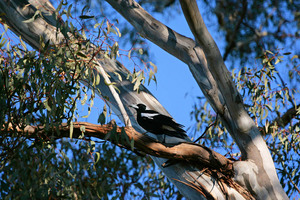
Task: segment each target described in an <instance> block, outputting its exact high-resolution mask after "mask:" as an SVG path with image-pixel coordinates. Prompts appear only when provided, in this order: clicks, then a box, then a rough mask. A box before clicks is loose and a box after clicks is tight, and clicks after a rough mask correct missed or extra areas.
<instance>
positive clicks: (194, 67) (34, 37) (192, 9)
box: [0, 0, 287, 199]
mask: <svg viewBox="0 0 300 200" xmlns="http://www.w3.org/2000/svg"><path fill="white" fill-rule="evenodd" d="M107 2H108V3H109V4H111V5H112V6H113V8H114V9H115V10H116V11H118V12H119V13H120V14H122V15H123V16H124V18H125V19H126V20H128V21H129V22H130V23H131V24H132V25H133V26H134V27H135V28H136V29H137V31H138V32H139V33H140V34H141V35H142V36H144V37H146V38H148V39H149V40H151V41H152V42H154V43H155V44H157V45H158V46H160V47H161V48H163V49H165V50H166V51H167V52H169V53H170V54H172V55H174V56H175V57H177V58H178V59H180V60H182V61H183V62H185V63H186V64H187V65H188V66H189V68H190V70H191V72H192V74H193V76H194V78H195V80H196V81H197V83H198V85H199V87H200V88H201V89H202V91H203V93H204V94H205V96H206V97H207V100H208V101H209V103H210V104H211V105H212V107H213V108H214V110H215V111H216V112H217V113H218V114H219V115H220V116H221V119H222V121H223V123H224V125H225V126H226V128H227V130H228V131H229V132H230V134H231V135H232V137H233V138H234V140H235V141H236V143H237V144H238V146H239V148H240V150H241V152H242V155H243V161H239V162H234V171H235V177H234V178H233V179H231V178H228V181H236V182H237V183H239V184H241V186H243V187H244V189H242V190H241V189H238V188H236V187H232V185H230V184H228V183H224V182H221V181H220V180H218V179H216V178H215V177H214V176H213V175H211V174H209V173H204V172H202V171H201V170H200V169H198V168H196V167H195V166H192V165H190V164H187V163H179V164H175V165H172V166H170V167H167V168H161V169H162V171H163V172H164V173H165V175H166V176H167V177H168V178H169V180H170V181H172V182H173V183H174V184H175V185H176V186H177V188H178V189H179V191H180V192H181V193H182V194H183V195H184V196H185V197H187V198H188V199H207V198H208V199H227V198H235V199H253V198H254V197H255V198H256V199H287V196H286V194H285V192H284V191H283V189H282V187H281V185H280V183H279V181H278V178H277V174H276V171H275V168H274V164H273V161H272V158H271V155H270V153H269V151H268V149H267V146H266V144H265V142H264V141H263V138H262V137H261V135H260V133H259V131H258V129H257V127H256V126H255V124H254V122H253V120H252V119H251V118H250V117H249V115H248V114H247V112H246V111H245V110H244V107H243V103H242V100H241V97H240V96H239V94H238V92H237V90H236V88H235V86H234V84H233V82H232V80H231V77H230V73H229V72H228V70H227V69H226V67H225V65H224V63H223V60H222V57H221V55H220V52H219V50H218V48H217V46H216V44H215V42H214V40H213V39H212V38H211V36H210V34H209V33H208V31H207V29H206V27H205V24H204V22H203V20H202V18H201V15H200V13H199V11H198V8H197V4H196V3H195V1H181V4H182V8H183V11H184V13H185V16H186V18H187V21H188V23H189V26H190V27H191V30H192V32H193V34H194V36H195V38H196V41H197V43H196V42H195V41H193V40H192V39H190V38H186V37H184V36H182V35H180V34H178V33H176V32H175V31H173V30H171V29H170V28H168V27H166V26H165V25H163V24H161V23H160V22H159V21H157V20H155V19H154V18H153V17H152V16H151V15H149V14H148V13H147V12H146V11H145V10H143V9H142V8H141V7H140V6H139V4H137V3H136V2H135V1H125V0H124V1H122V0H120V1H114V0H107ZM29 3H30V4H31V5H28V4H29ZM37 8H39V9H41V10H42V14H43V18H41V17H40V16H37V18H35V20H34V21H32V22H28V23H24V21H25V20H28V19H30V18H32V17H33V15H34V13H35V11H36V9H37ZM0 10H1V13H5V15H3V16H1V18H3V19H4V20H5V23H7V24H8V25H9V26H10V29H11V30H13V31H14V32H15V33H16V34H17V35H19V36H21V37H22V39H24V40H25V41H26V42H27V43H29V44H30V45H31V46H32V47H33V48H35V49H39V48H41V47H40V44H39V41H40V37H42V39H43V40H44V42H47V41H48V40H49V41H50V42H51V44H59V43H60V42H63V36H62V35H61V34H56V27H55V25H56V19H55V17H54V15H52V14H53V13H54V11H55V9H54V8H53V6H52V5H51V3H50V2H49V1H34V0H29V1H16V0H11V1H0ZM92 47H93V48H96V46H92ZM95 51H96V50H95ZM96 61H97V63H98V66H96V68H95V73H100V71H101V70H99V69H104V70H105V71H106V73H107V74H108V75H109V76H110V79H111V80H110V81H111V82H115V83H117V84H116V86H117V87H118V89H119V90H120V93H119V95H118V96H119V97H116V96H115V94H113V90H112V89H111V88H109V87H108V86H107V85H106V84H105V83H104V81H100V84H99V85H97V87H98V88H99V89H100V91H101V94H102V95H104V96H108V97H109V101H108V102H107V103H108V104H109V106H110V107H111V108H112V110H113V112H114V113H115V114H116V115H117V116H119V117H120V119H121V120H122V121H123V122H124V123H125V124H128V122H126V119H127V118H129V119H130V122H131V124H132V126H133V127H134V128H135V130H136V131H138V132H145V131H144V130H143V129H142V128H141V127H140V126H139V125H138V124H137V122H136V120H135V118H134V117H133V116H134V113H133V110H131V109H129V107H128V106H129V105H130V104H136V103H141V102H142V103H144V104H145V105H146V106H147V107H149V108H150V109H155V110H160V111H161V112H162V113H163V114H166V115H169V114H168V112H167V111H166V110H165V109H164V108H163V106H162V105H161V104H160V103H159V102H158V101H157V100H156V99H155V97H154V96H153V95H152V94H151V93H150V92H149V91H148V90H147V89H146V88H145V87H144V86H141V88H140V92H139V93H137V92H133V84H132V83H131V82H130V81H128V80H126V75H127V73H128V71H127V70H126V68H125V67H124V66H122V65H121V64H120V63H119V62H118V61H116V60H114V59H107V58H104V57H103V55H101V54H98V55H97V60H96ZM113 72H117V73H119V74H120V75H121V76H122V79H123V81H122V82H121V81H120V80H119V79H118V77H117V76H116V75H115V74H114V73H113ZM99 75H100V76H101V78H102V79H101V80H104V79H105V74H103V73H100V74H99ZM102 75H103V76H104V77H103V76H102ZM82 82H83V83H85V84H87V85H89V84H88V83H89V80H82ZM101 94H98V95H101ZM118 99H120V100H121V103H120V101H118ZM122 108H123V109H122ZM124 109H125V113H124ZM122 110H123V111H122ZM125 115H126V116H125ZM152 158H153V160H154V161H155V162H156V164H157V165H158V166H160V167H161V164H162V163H164V162H165V161H166V159H162V158H157V157H152ZM216 182H217V183H218V184H216ZM191 186H194V188H195V187H196V188H197V189H193V188H192V187H191ZM245 189H248V190H249V191H250V192H251V194H252V195H250V194H249V193H247V191H245Z"/></svg>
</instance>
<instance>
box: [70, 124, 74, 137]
mask: <svg viewBox="0 0 300 200" xmlns="http://www.w3.org/2000/svg"><path fill="white" fill-rule="evenodd" d="M73 130H74V126H73V121H71V122H70V138H71V139H72V138H73Z"/></svg>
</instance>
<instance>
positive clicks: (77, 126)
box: [1, 121, 233, 175]
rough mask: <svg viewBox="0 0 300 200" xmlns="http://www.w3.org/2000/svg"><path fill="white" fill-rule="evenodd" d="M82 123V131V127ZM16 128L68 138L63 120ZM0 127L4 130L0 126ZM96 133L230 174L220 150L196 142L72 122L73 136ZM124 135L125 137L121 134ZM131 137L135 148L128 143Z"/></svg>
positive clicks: (123, 144) (44, 136)
mask: <svg viewBox="0 0 300 200" xmlns="http://www.w3.org/2000/svg"><path fill="white" fill-rule="evenodd" d="M82 127H84V131H82V129H81V128H82ZM14 130H16V131H17V133H18V134H19V136H20V137H22V136H24V137H28V138H35V139H42V140H51V139H60V138H64V137H66V138H69V135H70V127H69V126H68V125H67V124H66V123H63V124H62V125H61V126H59V131H57V130H45V129H44V127H43V126H26V127H25V128H24V129H23V130H21V129H19V128H13V127H12V125H11V124H9V126H8V131H14ZM1 131H4V129H2V130H1ZM122 134H126V136H127V137H128V139H129V140H124V139H123V141H122ZM83 135H84V137H95V138H98V139H104V140H109V141H111V142H112V143H114V144H116V145H118V146H120V147H123V148H124V147H125V148H126V149H131V150H134V149H136V150H138V151H141V152H144V153H146V154H149V155H152V156H156V157H162V158H167V159H176V160H181V161H186V162H189V163H193V165H197V166H202V167H203V166H209V167H212V168H214V169H218V170H220V171H222V172H224V174H227V175H228V174H229V175H232V174H233V172H232V164H233V162H232V161H231V160H229V159H227V158H226V157H224V156H222V155H221V154H219V153H217V152H215V151H213V150H211V149H209V148H207V147H205V146H202V145H199V144H195V143H191V142H183V143H179V144H162V143H160V142H158V141H157V140H155V139H153V138H151V137H149V136H147V135H144V134H141V133H139V132H137V131H135V129H134V128H132V127H119V126H117V125H116V123H115V122H114V121H111V122H110V123H108V124H105V125H95V124H92V123H88V122H74V123H73V138H77V139H81V138H82V136H83ZM123 138H124V137H123ZM131 140H134V149H133V148H132V146H131V142H130V141H131Z"/></svg>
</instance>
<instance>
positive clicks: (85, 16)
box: [79, 15, 95, 19]
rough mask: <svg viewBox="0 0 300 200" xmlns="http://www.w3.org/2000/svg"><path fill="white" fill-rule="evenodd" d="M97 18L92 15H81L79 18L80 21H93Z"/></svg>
mask: <svg viewBox="0 0 300 200" xmlns="http://www.w3.org/2000/svg"><path fill="white" fill-rule="evenodd" d="M94 17H95V16H90V15H80V16H79V18H80V19H91V18H94Z"/></svg>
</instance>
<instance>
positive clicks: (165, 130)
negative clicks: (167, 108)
mask: <svg viewBox="0 0 300 200" xmlns="http://www.w3.org/2000/svg"><path fill="white" fill-rule="evenodd" d="M141 118H142V120H143V122H144V124H145V125H146V126H147V127H146V128H145V129H146V130H148V131H149V132H152V133H155V134H166V135H170V136H175V137H180V138H184V137H186V134H185V133H186V131H185V130H183V129H182V128H183V125H181V124H178V123H176V122H175V121H174V120H173V118H172V117H169V116H166V115H162V114H160V113H158V112H156V111H153V110H145V111H144V112H143V113H141Z"/></svg>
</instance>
